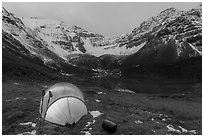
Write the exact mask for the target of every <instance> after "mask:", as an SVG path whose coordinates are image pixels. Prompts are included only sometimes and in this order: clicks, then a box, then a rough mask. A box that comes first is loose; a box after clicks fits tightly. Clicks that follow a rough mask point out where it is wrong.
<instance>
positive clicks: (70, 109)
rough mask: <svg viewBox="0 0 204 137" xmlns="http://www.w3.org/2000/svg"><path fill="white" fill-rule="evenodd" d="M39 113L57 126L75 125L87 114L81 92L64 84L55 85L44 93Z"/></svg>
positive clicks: (72, 86)
mask: <svg viewBox="0 0 204 137" xmlns="http://www.w3.org/2000/svg"><path fill="white" fill-rule="evenodd" d="M39 111H40V114H41V116H42V117H43V118H45V120H47V121H49V122H52V123H56V124H59V125H65V124H66V123H68V124H73V123H76V122H78V121H79V120H80V119H81V117H82V116H84V115H86V114H87V108H86V105H85V104H84V98H83V94H82V92H81V91H80V89H79V88H78V87H76V86H75V85H73V84H70V83H66V82H62V83H57V84H55V85H53V86H51V87H50V88H48V89H47V90H46V91H45V95H44V97H43V98H41V103H40V110H39Z"/></svg>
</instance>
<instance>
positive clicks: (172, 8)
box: [160, 7, 179, 14]
mask: <svg viewBox="0 0 204 137" xmlns="http://www.w3.org/2000/svg"><path fill="white" fill-rule="evenodd" d="M174 12H179V10H177V9H176V8H174V7H171V8H168V9H166V10H164V11H162V12H160V14H164V13H174Z"/></svg>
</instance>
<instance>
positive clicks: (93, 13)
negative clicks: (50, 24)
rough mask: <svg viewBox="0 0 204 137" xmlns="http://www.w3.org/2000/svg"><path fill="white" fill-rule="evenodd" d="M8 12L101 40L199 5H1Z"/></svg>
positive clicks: (98, 3) (60, 3) (38, 3)
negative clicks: (168, 12)
mask: <svg viewBox="0 0 204 137" xmlns="http://www.w3.org/2000/svg"><path fill="white" fill-rule="evenodd" d="M2 5H3V7H5V8H6V9H7V10H8V11H10V12H12V13H15V14H16V15H18V16H23V17H31V16H37V17H44V18H48V19H54V20H61V21H64V22H65V23H67V24H69V25H76V26H79V27H82V28H84V29H86V30H89V31H93V32H96V33H99V34H103V35H105V36H111V37H113V36H118V35H121V34H124V33H127V32H130V31H132V30H133V29H134V28H135V27H138V26H139V25H140V23H141V22H142V21H145V20H146V19H148V18H149V17H152V16H155V15H157V14H158V13H160V12H161V11H163V10H165V9H167V8H170V7H174V8H177V9H178V10H189V9H192V8H195V7H196V6H198V5H199V3H196V2H180V3H179V2H173V3H169V2H165V3H161V2H154V3H150V2H144V3H141V2H134V3H125V2H118V3H116V2H113V3H110V2H108V3H102V2H96V3H90V2H89V3H79V2H78V3H70V2H67V3H64V2H63V3H62V2H59V3H54V2H50V3H42V2H36V3H30V2H29V3H26V2H17V3H11V2H9V3H5V2H4V3H2Z"/></svg>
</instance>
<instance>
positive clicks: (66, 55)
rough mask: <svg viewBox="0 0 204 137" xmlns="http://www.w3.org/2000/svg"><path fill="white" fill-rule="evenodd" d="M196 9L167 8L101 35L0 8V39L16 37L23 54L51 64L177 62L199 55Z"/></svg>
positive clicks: (199, 20) (199, 21)
mask: <svg viewBox="0 0 204 137" xmlns="http://www.w3.org/2000/svg"><path fill="white" fill-rule="evenodd" d="M201 9H202V8H201V5H200V6H199V7H197V8H195V9H192V10H189V11H178V10H176V9H175V8H169V9H166V10H164V11H162V12H161V13H159V14H158V15H157V16H154V17H152V18H149V19H148V20H146V21H144V22H142V23H141V25H140V26H139V27H136V28H135V29H133V31H131V32H129V33H127V34H125V35H122V36H120V37H116V38H106V37H104V36H102V35H100V34H96V33H93V32H89V31H87V30H84V29H82V28H80V27H77V26H68V25H66V23H65V22H62V21H55V20H50V19H45V18H39V17H30V18H24V17H17V16H16V15H14V14H12V13H9V12H8V11H7V10H6V9H5V8H3V9H2V31H3V38H2V39H4V40H5V41H7V42H8V39H6V37H9V38H12V39H14V40H16V41H18V42H19V43H20V44H22V45H23V47H24V48H25V50H26V51H27V52H23V51H22V53H23V54H27V55H28V56H34V57H38V58H40V59H41V60H42V61H43V62H44V64H46V65H47V66H50V67H53V64H55V65H54V68H56V67H60V63H62V62H63V63H67V64H69V65H70V64H71V65H73V66H75V65H79V66H80V65H82V66H86V67H87V66H91V67H93V68H94V69H95V68H106V67H107V66H109V67H108V68H114V66H115V68H118V67H120V66H123V67H124V66H125V67H127V66H129V67H134V66H138V65H142V64H155V63H168V62H176V61H180V60H184V59H188V58H191V57H196V56H201V55H202V10H201ZM4 36H6V37H4ZM3 48H10V49H11V47H8V45H3ZM21 48H22V47H21ZM12 49H13V50H15V49H14V48H12ZM17 49H20V48H19V47H17ZM25 50H24V51H25ZM19 51H20V50H19ZM59 62H60V63H59ZM93 62H95V63H93ZM90 63H92V65H90ZM107 63H108V64H107ZM93 64H94V65H93Z"/></svg>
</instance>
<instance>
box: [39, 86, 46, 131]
mask: <svg viewBox="0 0 204 137" xmlns="http://www.w3.org/2000/svg"><path fill="white" fill-rule="evenodd" d="M44 96H45V90H42V95H41V101H42V104H41V108H40V113H42V109H43V101H44ZM39 121H40V123H39V131H40V132H41V124H42V122H41V121H42V118H41V116H40V119H39Z"/></svg>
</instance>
